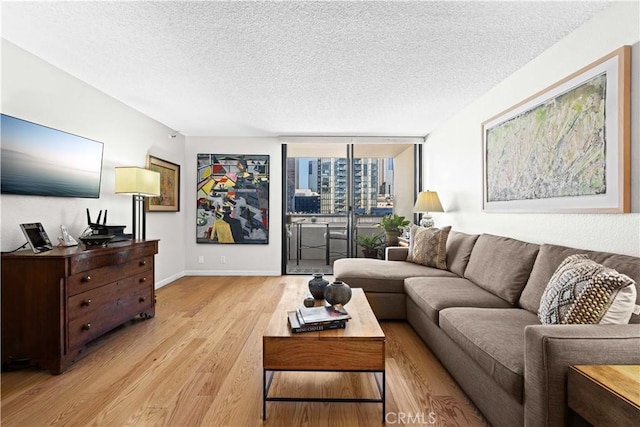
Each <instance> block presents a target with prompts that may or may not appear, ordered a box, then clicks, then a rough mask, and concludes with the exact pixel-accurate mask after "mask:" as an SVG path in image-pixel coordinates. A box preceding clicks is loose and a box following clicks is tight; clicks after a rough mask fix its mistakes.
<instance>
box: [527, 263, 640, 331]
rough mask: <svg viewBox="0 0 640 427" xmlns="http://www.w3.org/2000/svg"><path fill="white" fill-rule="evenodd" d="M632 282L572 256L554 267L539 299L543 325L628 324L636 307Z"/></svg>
mask: <svg viewBox="0 0 640 427" xmlns="http://www.w3.org/2000/svg"><path fill="white" fill-rule="evenodd" d="M635 302H636V287H635V282H634V281H633V280H632V279H631V278H630V277H628V276H626V275H624V274H621V273H618V272H617V271H616V270H613V269H611V268H607V267H604V266H602V265H600V264H598V263H596V262H595V261H592V260H590V259H589V258H588V257H587V255H571V256H569V257H567V258H566V259H565V260H564V261H563V262H562V263H561V264H560V266H559V267H558V268H557V270H556V271H555V273H553V276H551V279H550V280H549V283H548V284H547V287H546V288H545V290H544V293H543V294H542V299H541V300H540V309H539V310H538V317H539V318H540V322H542V323H543V324H548V325H549V324H574V323H587V324H593V323H600V324H625V323H629V319H630V318H631V314H632V313H633V310H634V308H635Z"/></svg>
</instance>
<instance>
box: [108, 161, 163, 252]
mask: <svg viewBox="0 0 640 427" xmlns="http://www.w3.org/2000/svg"><path fill="white" fill-rule="evenodd" d="M116 194H131V195H132V200H133V220H132V226H131V228H132V231H133V233H132V234H133V238H134V239H142V240H144V239H146V237H147V231H146V228H147V224H146V211H145V203H144V199H145V196H159V195H160V173H158V172H156V171H152V170H149V169H144V168H141V167H137V166H122V167H116Z"/></svg>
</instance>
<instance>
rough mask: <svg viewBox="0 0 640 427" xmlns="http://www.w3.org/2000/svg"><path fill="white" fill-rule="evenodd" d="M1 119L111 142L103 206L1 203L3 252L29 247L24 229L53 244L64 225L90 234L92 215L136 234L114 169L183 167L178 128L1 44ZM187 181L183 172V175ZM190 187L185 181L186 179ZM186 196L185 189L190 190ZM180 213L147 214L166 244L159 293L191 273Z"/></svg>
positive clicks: (58, 201) (52, 200)
mask: <svg viewBox="0 0 640 427" xmlns="http://www.w3.org/2000/svg"><path fill="white" fill-rule="evenodd" d="M2 113H4V114H8V115H11V116H14V117H18V118H21V119H25V120H29V121H32V122H35V123H39V124H42V125H45V126H49V127H52V128H55V129H60V130H63V131H65V132H70V133H73V134H76V135H80V136H84V137H87V138H90V139H94V140H97V141H101V142H103V143H104V157H103V159H104V161H103V168H102V183H101V188H100V198H99V199H77V198H59V197H36V196H16V195H2V196H0V213H1V215H2V224H1V234H0V236H1V242H0V245H1V247H2V250H3V251H8V250H12V249H15V248H17V247H18V246H20V245H21V244H23V243H24V241H25V240H24V236H23V235H22V233H21V231H20V228H19V226H18V225H19V224H21V223H25V222H42V224H43V225H44V227H45V230H47V233H48V234H49V237H50V238H51V239H52V240H54V239H56V236H58V234H59V230H60V228H59V227H60V224H66V225H67V226H68V227H69V231H70V232H71V234H72V235H73V236H74V237H77V236H79V235H80V234H81V233H82V231H83V230H84V229H85V228H86V226H87V224H86V215H85V209H86V208H89V209H90V210H91V212H92V214H93V219H96V216H97V214H98V211H99V210H101V209H102V210H105V209H108V211H109V218H108V222H109V223H110V224H126V225H127V229H126V231H127V232H131V198H130V196H124V195H116V194H114V173H115V172H114V167H115V166H144V165H145V162H146V155H147V154H152V155H154V156H157V157H160V158H162V159H165V160H168V161H171V162H173V163H177V164H183V162H184V137H183V136H182V135H177V137H176V138H173V139H170V138H169V134H170V132H171V129H169V128H168V127H166V126H164V125H162V124H161V123H158V122H156V121H155V120H152V119H150V118H148V117H147V116H145V115H143V114H141V113H139V112H138V111H136V110H133V109H131V108H130V107H127V106H126V105H124V104H122V103H121V102H119V101H117V100H116V99H114V98H112V97H110V96H107V95H105V94H104V93H102V92H100V91H98V90H96V89H95V88H93V87H91V86H89V85H88V84H86V83H84V82H82V81H80V80H78V79H76V78H75V77H73V76H71V75H69V74H67V73H65V72H63V71H61V70H60V69H58V68H55V67H53V66H52V65H50V64H48V63H46V62H44V61H42V60H40V59H39V58H37V57H35V56H33V55H32V54H30V53H28V52H26V51H24V50H23V49H21V48H19V47H17V46H15V45H14V44H12V43H10V42H8V41H6V40H4V39H3V40H2ZM183 176H184V172H183ZM183 181H184V179H183ZM182 187H183V190H184V184H183V186H182ZM181 204H182V209H181V212H178V213H149V214H147V238H148V239H160V244H159V254H158V255H157V258H156V286H161V285H164V284H166V283H168V282H170V281H172V280H174V279H175V278H177V277H179V276H180V275H181V274H182V272H183V270H184V246H185V245H184V236H183V235H182V227H181V226H178V227H176V226H175V224H180V225H181V224H183V223H184V217H185V213H184V198H183V199H182V201H181Z"/></svg>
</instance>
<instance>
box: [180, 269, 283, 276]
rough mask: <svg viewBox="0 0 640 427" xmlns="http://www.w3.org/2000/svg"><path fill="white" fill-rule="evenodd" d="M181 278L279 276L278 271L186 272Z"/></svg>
mask: <svg viewBox="0 0 640 427" xmlns="http://www.w3.org/2000/svg"><path fill="white" fill-rule="evenodd" d="M183 276H281V274H280V271H247V270H244V271H234V270H187V271H185V272H184V274H183Z"/></svg>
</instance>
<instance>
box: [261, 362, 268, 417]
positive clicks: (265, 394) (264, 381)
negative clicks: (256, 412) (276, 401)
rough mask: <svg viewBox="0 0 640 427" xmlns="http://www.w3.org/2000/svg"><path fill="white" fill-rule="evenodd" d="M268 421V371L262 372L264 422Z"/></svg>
mask: <svg viewBox="0 0 640 427" xmlns="http://www.w3.org/2000/svg"><path fill="white" fill-rule="evenodd" d="M266 419H267V370H266V369H263V370H262V420H263V421H264V420H266Z"/></svg>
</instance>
